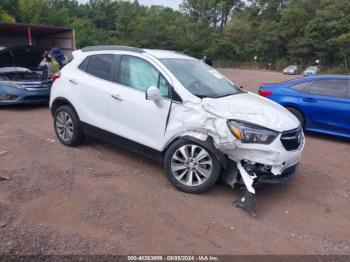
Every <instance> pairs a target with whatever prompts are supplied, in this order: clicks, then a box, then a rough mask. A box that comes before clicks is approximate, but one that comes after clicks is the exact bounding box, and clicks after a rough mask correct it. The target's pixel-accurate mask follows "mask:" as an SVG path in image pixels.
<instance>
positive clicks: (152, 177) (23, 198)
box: [0, 69, 350, 255]
mask: <svg viewBox="0 0 350 262" xmlns="http://www.w3.org/2000/svg"><path fill="white" fill-rule="evenodd" d="M221 71H222V72H223V73H224V74H225V75H227V76H228V77H229V78H231V79H233V80H234V81H235V82H236V83H237V84H239V85H243V86H244V87H245V88H246V89H247V90H251V91H254V92H256V91H257V88H258V85H259V83H261V82H276V81H281V80H284V79H287V78H290V77H287V76H283V75H281V74H279V73H273V72H261V71H245V70H232V69H223V70H221ZM306 139H307V142H306V143H307V144H306V148H305V153H304V157H303V159H302V162H301V165H300V168H299V170H298V172H297V174H296V176H295V178H294V179H293V180H292V181H290V182H289V183H287V184H283V185H280V186H278V187H274V188H269V189H265V190H260V191H258V192H257V199H258V217H257V218H253V217H251V216H249V215H248V214H246V213H245V212H243V211H242V210H240V209H237V208H235V207H233V206H232V201H233V200H235V199H237V198H238V197H239V196H240V194H241V191H240V190H239V189H234V190H233V189H230V188H229V187H228V186H226V185H224V184H218V185H216V186H215V187H214V188H213V189H212V190H211V191H209V192H208V193H205V194H201V195H190V194H185V193H181V192H179V191H176V190H175V189H174V188H173V187H172V186H171V185H170V184H169V183H168V181H167V180H166V177H165V175H164V173H163V170H162V167H161V165H159V164H157V163H155V162H153V161H151V160H148V159H146V158H143V157H141V156H138V155H136V154H133V153H130V152H127V151H124V150H122V149H119V148H116V147H112V146H110V145H108V144H106V143H102V142H99V141H97V140H93V139H88V141H87V143H86V144H85V145H83V146H80V147H78V148H67V147H64V146H62V145H61V144H60V143H59V142H58V141H57V139H56V137H55V134H54V131H53V128H52V118H51V115H50V112H49V109H48V108H47V107H46V106H44V107H28V106H27V107H6V108H1V109H0V176H3V177H6V176H8V178H10V179H9V180H3V181H0V254H64V255H69V254H136V253H137V254H350V219H349V217H350V209H349V200H350V198H349V196H350V189H349V188H350V178H349V162H350V155H349V149H350V147H349V146H350V143H349V140H348V139H341V138H336V137H332V136H323V135H316V134H306Z"/></svg>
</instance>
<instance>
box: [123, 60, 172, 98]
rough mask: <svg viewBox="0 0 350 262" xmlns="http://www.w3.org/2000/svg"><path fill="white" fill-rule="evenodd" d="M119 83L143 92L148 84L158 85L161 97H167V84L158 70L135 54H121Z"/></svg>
mask: <svg viewBox="0 0 350 262" xmlns="http://www.w3.org/2000/svg"><path fill="white" fill-rule="evenodd" d="M119 83H120V84H122V85H125V86H128V87H131V88H134V89H137V90H140V91H143V92H146V90H147V89H148V88H149V87H150V86H155V87H158V88H159V90H160V92H161V94H162V96H163V97H169V85H168V82H167V81H166V79H165V78H164V77H163V76H162V75H161V74H160V73H159V71H158V70H157V69H156V68H155V67H154V66H153V65H152V64H150V63H149V62H148V61H146V60H144V59H142V58H139V57H135V56H127V55H125V56H122V59H121V62H120V71H119Z"/></svg>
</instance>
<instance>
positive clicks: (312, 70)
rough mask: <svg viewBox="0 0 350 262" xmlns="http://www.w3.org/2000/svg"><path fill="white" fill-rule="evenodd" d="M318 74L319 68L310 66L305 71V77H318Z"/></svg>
mask: <svg viewBox="0 0 350 262" xmlns="http://www.w3.org/2000/svg"><path fill="white" fill-rule="evenodd" d="M317 72H318V66H309V67H308V68H306V69H305V71H304V76H313V75H317Z"/></svg>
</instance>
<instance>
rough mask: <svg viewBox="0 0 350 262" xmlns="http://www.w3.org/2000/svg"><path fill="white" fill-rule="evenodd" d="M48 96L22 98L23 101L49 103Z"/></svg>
mask: <svg viewBox="0 0 350 262" xmlns="http://www.w3.org/2000/svg"><path fill="white" fill-rule="evenodd" d="M49 99H50V97H49V96H26V97H24V98H23V100H24V101H37V100H47V101H49Z"/></svg>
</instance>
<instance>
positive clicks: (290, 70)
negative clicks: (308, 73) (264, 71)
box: [283, 65, 301, 75]
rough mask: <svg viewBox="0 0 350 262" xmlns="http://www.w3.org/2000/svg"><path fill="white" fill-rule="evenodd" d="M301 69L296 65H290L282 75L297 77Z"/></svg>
mask: <svg viewBox="0 0 350 262" xmlns="http://www.w3.org/2000/svg"><path fill="white" fill-rule="evenodd" d="M300 72H301V69H300V68H299V66H297V65H290V66H288V67H287V68H285V69H284V70H283V74H284V75H299V74H300Z"/></svg>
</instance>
